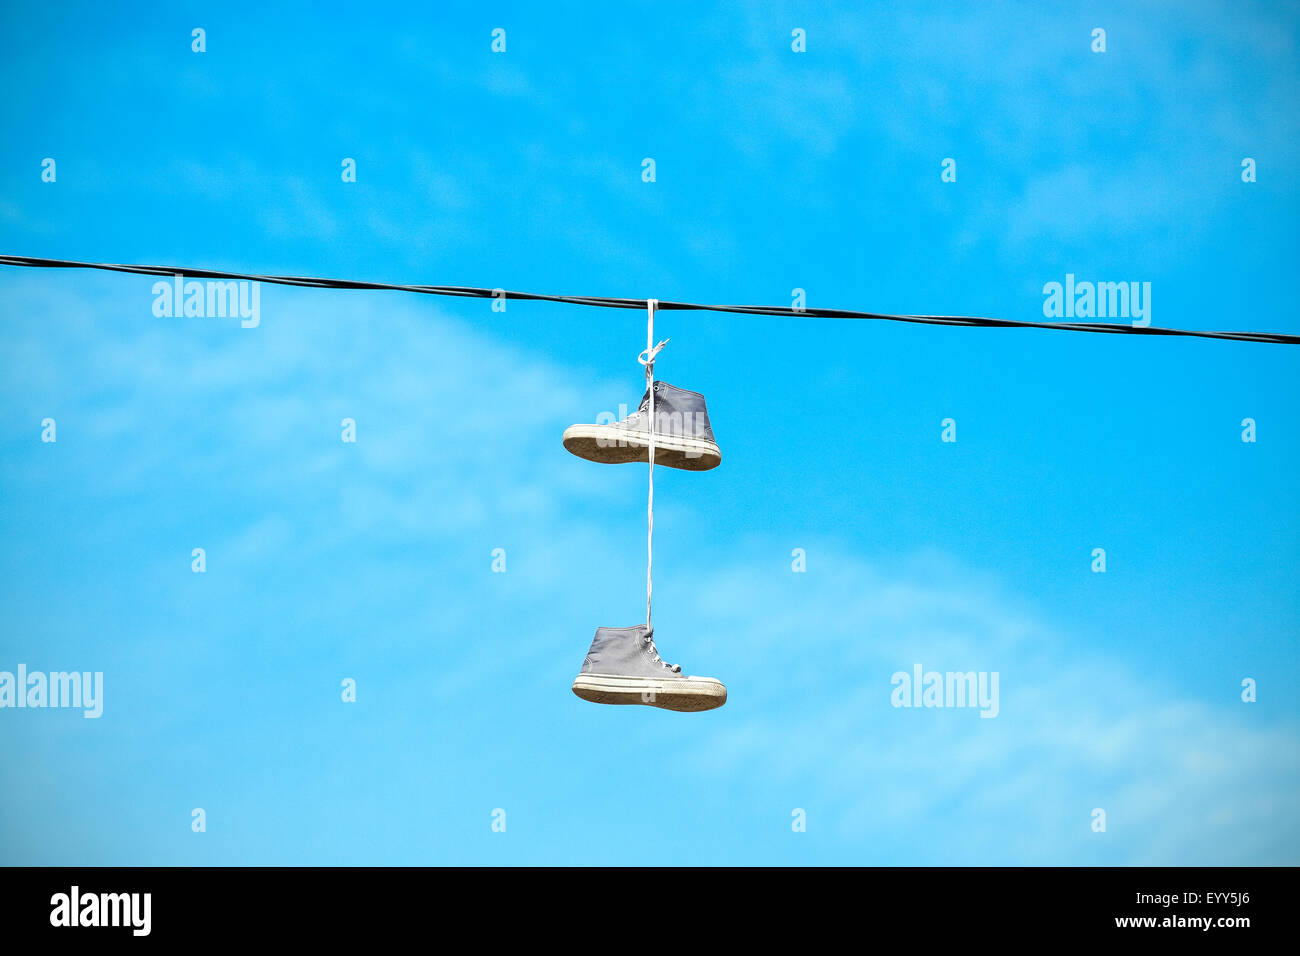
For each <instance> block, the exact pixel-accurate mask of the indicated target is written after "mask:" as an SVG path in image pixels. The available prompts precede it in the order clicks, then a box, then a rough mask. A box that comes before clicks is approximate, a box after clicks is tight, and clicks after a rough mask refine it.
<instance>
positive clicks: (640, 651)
mask: <svg viewBox="0 0 1300 956" xmlns="http://www.w3.org/2000/svg"><path fill="white" fill-rule="evenodd" d="M573 692H574V693H575V694H577V695H578V696H579V697H581V698H582V699H583V700H589V701H591V702H592V703H593V704H645V705H646V706H647V707H660V708H662V709H664V710H678V711H700V710H713V709H714V708H715V707H721V706H722V705H723V704H725V703H726V702H727V688H726V687H724V686H723V684H722V682H721V681H719V680H716V679H714V678H712V677H691V676H688V675H686V674H683V673H682V669H681V668H680V667H678V666H677V665H675V664H668V663H666V662H664V661H663V660H661V659H660V658H659V651H658V650H657V649H656V648H655V642H654V629H653V628H650V627H647V626H646V625H644V624H639V625H637V626H636V627H598V628H596V636H595V637H594V638H593V639H592V641H591V649H590V650H589V651H587V657H586V659H585V660H584V661H583V662H582V670H581V671H580V672H579V673H578V676H577V677H575V678H574V680H573Z"/></svg>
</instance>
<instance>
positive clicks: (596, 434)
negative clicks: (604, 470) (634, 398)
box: [564, 425, 722, 471]
mask: <svg viewBox="0 0 1300 956" xmlns="http://www.w3.org/2000/svg"><path fill="white" fill-rule="evenodd" d="M564 447H565V448H567V449H568V450H569V451H570V452H572V453H573V454H575V455H577V456H578V457H579V458H585V459H586V460H587V461H595V462H599V463H601V464H603V465H623V464H627V463H629V462H634V461H646V460H647V459H649V457H650V455H649V450H650V442H649V436H648V435H647V434H646V433H645V432H638V431H631V430H629V429H625V428H616V427H614V426H613V425H570V426H569V427H568V428H566V429H565V430H564ZM655 464H656V465H667V466H668V467H669V468H681V469H683V470H685V471H708V470H709V469H710V468H717V467H718V465H720V464H722V451H721V450H720V449H719V448H718V445H717V443H716V442H711V441H709V440H708V439H707V438H688V437H686V436H684V435H655Z"/></svg>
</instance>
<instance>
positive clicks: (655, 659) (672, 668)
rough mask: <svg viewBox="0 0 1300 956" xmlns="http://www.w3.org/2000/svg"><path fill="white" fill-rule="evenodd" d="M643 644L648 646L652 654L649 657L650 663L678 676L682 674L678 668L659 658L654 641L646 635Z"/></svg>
mask: <svg viewBox="0 0 1300 956" xmlns="http://www.w3.org/2000/svg"><path fill="white" fill-rule="evenodd" d="M645 643H647V644H649V645H650V650H651V651H652V652H653V654H652V655H651V657H650V660H651V661H653V662H654V663H656V664H662V665H664V667H666V668H668V669H669V670H670V671H672V672H673V673H674V674H680V673H681V672H682V669H681V668H680V667H679V666H677V665H676V664H669V663H668V662H667V661H666V660H664V659H663V658H662V657H660V656H659V648H657V647H655V639H654V638H653V637H650V636H649V635H647V636H646V639H645Z"/></svg>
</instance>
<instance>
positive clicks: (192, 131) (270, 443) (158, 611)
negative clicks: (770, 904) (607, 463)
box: [0, 3, 1300, 865]
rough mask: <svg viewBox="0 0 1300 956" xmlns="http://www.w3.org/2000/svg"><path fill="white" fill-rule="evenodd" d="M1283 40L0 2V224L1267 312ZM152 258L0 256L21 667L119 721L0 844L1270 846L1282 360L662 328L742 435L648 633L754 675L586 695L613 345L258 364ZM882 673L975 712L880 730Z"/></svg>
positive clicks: (1291, 695)
mask: <svg viewBox="0 0 1300 956" xmlns="http://www.w3.org/2000/svg"><path fill="white" fill-rule="evenodd" d="M254 12H255V15H252V14H253V13H254ZM195 27H202V28H203V29H205V30H206V41H207V51H206V52H205V53H201V54H200V53H194V52H192V51H191V48H190V44H191V32H190V31H191V30H192V29H193V28H195ZM497 27H500V28H503V29H505V30H506V37H507V47H506V52H505V53H502V54H494V53H493V52H492V51H491V49H490V44H491V31H492V30H493V29H494V28H497ZM1096 27H1101V28H1103V29H1105V30H1106V33H1107V50H1106V52H1105V53H1100V54H1099V53H1094V52H1092V51H1091V49H1090V43H1091V33H1092V30H1093V29H1094V28H1096ZM795 28H801V29H804V30H805V31H806V34H807V52H805V53H801V54H800V53H794V52H793V51H792V50H791V47H790V44H791V30H793V29H795ZM1298 32H1300V21H1298V19H1297V16H1296V14H1295V13H1294V11H1292V10H1290V9H1289V8H1286V7H1283V6H1281V5H1276V4H1241V3H1236V4H1157V5H1150V6H1147V7H1144V8H1143V9H1139V10H1134V9H1130V8H1129V6H1128V5H1119V4H1114V5H1109V4H1090V5H1080V4H1061V5H1053V6H1052V8H1051V10H1047V9H1045V8H1043V7H1042V5H1037V4H1023V5H1020V4H1002V5H993V4H980V5H972V6H971V8H969V9H964V8H962V7H959V6H957V5H953V4H949V3H934V4H908V5H907V6H906V7H903V6H901V5H899V6H898V7H893V6H886V5H873V6H871V7H868V8H865V9H863V8H861V7H860V6H859V5H843V6H837V5H824V4H781V3H775V4H772V3H763V4H753V5H706V4H680V5H672V4H642V5H629V6H626V7H622V8H620V9H619V10H618V11H609V10H602V11H601V12H600V14H599V15H593V14H592V13H591V12H590V9H589V8H588V7H584V6H583V5H579V4H567V5H566V4H558V5H547V6H546V7H545V8H544V9H543V8H540V7H534V6H532V5H519V6H517V7H515V6H511V5H501V4H488V5H484V4H471V3H458V4H450V5H440V6H439V8H438V9H436V10H435V9H430V8H429V7H428V5H424V4H420V5H411V6H410V7H409V8H407V9H405V10H404V11H399V10H396V9H385V10H383V11H382V12H381V11H372V10H369V9H367V8H356V7H355V6H343V5H340V6H337V7H333V8H320V7H316V6H313V7H311V8H306V7H304V8H302V9H301V10H295V9H294V8H292V7H290V6H288V5H283V6H280V5H277V6H270V7H268V6H265V5H261V6H257V7H242V6H239V5H233V4H223V5H199V4H189V5H187V4H176V5H168V6H166V7H163V6H159V7H157V8H154V9H151V10H148V11H144V10H142V11H140V12H137V13H132V14H123V13H121V12H118V11H112V10H109V9H106V8H103V7H102V6H96V5H60V4H46V5H41V7H40V8H39V10H36V9H14V8H12V7H10V8H6V9H5V10H4V12H3V13H2V14H0V63H3V66H0V71H2V72H3V77H4V79H5V81H6V82H5V86H6V89H7V91H8V92H7V95H6V97H5V98H4V101H3V103H2V104H0V125H2V127H3V129H4V130H5V134H4V136H3V137H0V250H3V251H4V252H6V253H9V254H21V255H36V256H50V257H58V258H71V259H85V260H94V261H110V262H146V263H164V264H184V265H191V266H196V267H208V268H216V269H231V270H244V271H250V272H260V273H292V274H306V275H328V276H344V277H355V278H366V279H374V280H379V281H392V282H414V283H430V284H464V285H480V286H489V287H497V286H501V287H507V288H515V289H525V290H532V291H545V292H560V293H574V294H592V295H622V296H639V297H645V296H654V297H657V298H661V299H689V300H693V301H705V302H709V301H712V302H761V303H773V304H788V303H789V302H790V299H791V290H793V289H795V288H803V289H805V290H807V299H808V304H809V305H815V306H824V307H841V308H857V309H868V310H878V311H900V312H960V313H967V314H990V315H999V316H1006V317H1009V318H1017V319H1028V320H1035V319H1038V318H1041V317H1042V304H1043V293H1042V289H1043V285H1044V284H1045V283H1047V282H1051V281H1063V279H1064V277H1065V275H1066V274H1067V273H1073V274H1075V275H1076V276H1078V277H1080V278H1081V279H1092V280H1104V281H1144V282H1150V283H1151V284H1152V320H1153V323H1154V324H1156V325H1169V326H1184V327H1193V328H1233V329H1261V330H1276V331H1291V332H1296V331H1300V317H1297V314H1296V309H1295V293H1294V287H1293V277H1294V263H1295V261H1296V257H1297V253H1298V252H1300V243H1298V242H1297V230H1296V225H1295V224H1296V222H1297V213H1300V208H1298V198H1300V194H1298V192H1297V188H1296V186H1295V184H1294V176H1293V175H1291V170H1292V169H1294V167H1295V165H1296V163H1297V160H1298V159H1300V156H1297V145H1298V144H1300V129H1298V124H1300V113H1297V111H1296V109H1295V105H1296V102H1297V93H1300V61H1298V59H1297V53H1296V50H1297V33H1298ZM47 157H49V158H53V159H55V161H56V164H57V165H56V169H57V178H56V181H55V182H53V183H48V182H42V179H41V164H42V160H43V159H45V158H47ZM344 157H351V158H354V159H355V160H356V163H357V181H356V182H355V183H344V182H342V181H341V177H340V164H341V161H342V160H343V158H344ZM646 157H650V158H653V159H654V160H655V164H656V181H655V182H653V183H647V182H643V181H642V178H641V171H642V160H643V159H644V158H646ZM947 157H951V158H954V159H955V160H956V162H957V181H956V182H954V183H944V182H942V181H941V179H940V172H941V166H940V164H941V162H942V160H943V159H944V158H947ZM1244 157H1251V158H1254V159H1255V160H1256V162H1257V168H1258V181H1257V182H1254V183H1243V182H1242V180H1241V175H1240V173H1241V161H1242V159H1243V158H1244ZM152 283H153V280H152V279H149V278H145V277H136V276H126V275H108V274H97V273H86V272H75V271H68V272H55V271H27V270H16V269H10V268H4V269H0V356H2V358H0V363H3V366H2V367H3V375H0V572H2V573H0V607H3V608H4V614H3V621H2V622H0V670H9V671H12V670H14V669H15V668H16V666H17V665H18V664H20V663H22V664H25V665H26V666H27V667H28V668H29V669H30V670H44V671H54V670H83V671H84V670H89V671H102V672H103V673H104V688H105V692H104V713H103V716H102V717H101V718H100V719H98V720H87V719H83V718H82V716H81V714H80V712H77V711H71V710H54V709H45V710H29V709H24V710H12V709H5V710H0V756H2V758H3V767H4V777H5V781H4V782H5V785H4V786H3V788H0V862H4V863H44V864H72V863H84V864H243V863H254V864H261V863H267V864H299V863H310V864H335V863H343V864H352V863H394V864H423V863H522V864H534V863H547V862H558V863H648V864H665V865H667V864H672V865H676V864H690V863H705V864H716V863H742V864H743V863H780V864H804V863H813V864H846V863H881V864H941V863H955V864H973V863H994V864H1021V863H1046V864H1064V863H1070V864H1202V863H1204V864H1228V863H1233V864H1253V863H1289V864H1294V863H1297V862H1300V813H1298V812H1297V811H1298V810H1300V807H1298V806H1297V799H1298V798H1297V794H1298V793H1300V703H1298V702H1300V678H1298V676H1297V675H1298V674H1300V668H1298V667H1297V647H1296V638H1297V634H1300V586H1298V585H1297V582H1300V509H1297V508H1296V506H1295V502H1296V496H1297V491H1300V479H1298V478H1297V475H1298V474H1300V439H1298V438H1297V429H1296V421H1297V416H1298V415H1300V386H1298V385H1297V382H1298V381H1300V379H1298V378H1297V367H1298V364H1297V363H1300V351H1298V350H1296V349H1294V348H1290V347H1283V346H1265V345H1253V344H1240V343H1229V342H1213V341H1190V340H1173V339H1167V338H1155V337H1137V336H1128V337H1118V336H1088V335H1075V334H1066V333H1052V332H1035V331H1019V330H979V329H956V328H928V327H918V326H908V325H897V324H887V323H866V322H862V323H859V322H832V321H823V320H813V319H808V320H802V321H795V320H787V319H777V318H770V319H769V318H763V317H742V316H734V315H715V314H704V313H701V314H685V313H663V314H661V316H660V320H659V323H658V331H659V333H660V337H669V336H670V337H671V339H672V342H671V344H670V345H669V346H668V347H667V349H665V351H664V352H663V353H661V355H660V359H659V369H658V371H659V376H660V377H661V378H663V379H664V380H666V381H669V382H672V383H674V384H676V385H679V386H682V387H685V388H690V389H694V390H698V391H702V392H704V393H705V394H706V396H707V398H708V403H709V411H710V414H711V417H712V420H713V425H714V429H715V431H716V433H717V436H718V439H719V443H720V445H721V447H722V452H723V464H722V466H721V467H720V468H718V469H717V470H715V471H711V472H708V473H703V474H694V473H685V472H674V471H671V470H669V469H656V492H657V494H656V532H657V533H656V538H655V555H656V561H655V565H656V577H655V597H656V602H655V624H656V637H657V639H658V643H659V647H660V650H661V652H662V653H663V654H664V656H665V658H667V659H668V660H670V661H674V662H677V663H680V664H682V665H683V667H684V669H685V670H686V671H688V672H692V673H697V674H708V675H713V676H716V677H718V678H720V679H722V680H723V681H725V682H726V683H727V685H728V687H729V690H730V700H729V701H728V703H727V705H726V706H725V707H723V708H722V709H721V710H718V711H715V712H710V713H706V714H695V715H691V714H685V715H683V714H673V713H668V712H663V711H658V710H654V709H650V708H601V707H596V706H593V705H591V704H588V703H585V702H583V701H580V700H578V699H577V698H576V697H574V696H573V695H572V693H571V692H570V690H569V683H570V681H571V680H572V678H573V676H574V674H575V673H576V671H577V668H578V667H579V665H580V664H581V662H582V656H583V653H584V652H585V650H586V648H587V645H588V643H589V642H590V639H591V635H592V632H593V631H594V629H595V628H596V627H597V626H600V625H608V626H627V625H631V624H635V623H638V622H639V621H640V620H641V615H642V613H643V607H644V591H643V586H644V563H643V561H644V520H645V514H644V495H645V474H644V470H643V469H641V468H638V467H633V466H622V467H601V466H596V465H593V464H590V463H588V462H584V461H580V460H579V459H577V458H574V457H572V456H570V455H568V454H567V453H565V452H564V450H563V448H562V447H561V445H560V435H561V433H562V432H563V430H564V428H565V427H566V426H567V425H569V424H572V423H574V422H581V421H594V420H595V416H596V415H597V414H598V413H600V412H602V411H616V410H617V409H618V406H619V404H620V403H626V404H629V405H631V404H634V403H635V402H636V401H637V400H638V399H639V397H640V394H641V389H642V380H641V369H640V367H639V366H638V365H637V364H636V361H635V359H636V355H637V353H638V352H639V351H640V350H641V348H643V346H644V317H643V315H641V314H639V313H635V312H628V313H623V312H611V311H606V310H595V309H583V308H579V307H575V306H560V305H548V304H534V303H522V302H520V303H510V305H509V306H508V309H507V311H506V312H505V313H504V314H502V313H494V312H493V311H491V309H490V307H489V305H488V303H486V302H483V301H471V300H456V299H428V298H422V297H412V296H401V295H398V294H393V293H351V292H324V291H318V290H306V289H290V288H281V287H272V286H264V287H263V288H262V290H261V323H260V325H259V326H258V327H257V328H255V329H243V328H241V327H240V325H239V323H238V322H237V321H232V320H229V319H220V318H159V317H156V316H155V315H154V314H153V311H152V303H153V295H152V293H151V286H152ZM47 417H50V418H54V419H55V420H56V422H57V436H58V440H57V442H55V443H53V444H50V443H43V442H42V441H41V440H40V438H41V421H42V420H43V419H45V418H47ZM348 417H350V418H353V419H355V421H356V422H357V432H358V440H357V442H356V443H355V444H345V443H343V442H342V441H341V440H340V422H341V420H342V419H343V418H348ZM1246 417H1250V418H1253V419H1255V421H1256V423H1257V429H1258V431H1257V438H1258V440H1257V441H1256V442H1255V443H1244V442H1242V441H1241V430H1242V429H1241V424H1240V423H1241V421H1242V419H1243V418H1246ZM945 418H952V419H954V420H955V421H956V423H957V439H958V440H957V441H956V442H955V443H943V442H941V441H940V422H941V421H942V420H943V419H945ZM195 547H203V548H204V549H206V553H207V571H206V573H204V574H194V573H192V572H191V568H190V561H191V558H190V555H191V549H193V548H195ZM494 548H504V549H505V550H506V555H507V571H506V573H504V574H494V573H492V570H491V564H492V558H491V552H492V550H493V549H494ZM795 548H802V549H804V551H805V553H806V555H807V570H806V572H805V573H794V572H793V571H792V569H791V552H792V550H793V549H795ZM1094 548H1104V549H1105V550H1106V554H1107V570H1106V573H1104V574H1096V573H1093V572H1092V570H1091V563H1092V558H1091V554H1092V550H1093V549H1094ZM916 663H921V664H922V665H923V666H924V667H925V668H926V669H935V670H939V671H948V670H954V671H966V670H974V671H987V672H994V671H996V672H998V674H999V675H1000V710H999V714H998V716H997V718H996V719H990V720H985V719H980V717H979V715H978V712H977V711H974V710H970V709H957V708H952V709H911V708H908V709H904V708H894V707H892V706H891V704H890V695H891V690H892V687H891V683H890V680H891V676H892V675H893V674H894V673H895V672H896V671H899V670H904V671H910V670H911V669H912V667H913V665H914V664H916ZM344 678H352V679H354V680H355V681H356V682H357V701H356V702H355V703H343V702H342V701H341V699H340V682H341V681H342V680H343V679H344ZM1245 678H1253V679H1255V680H1256V681H1257V685H1258V700H1257V702H1255V703H1250V704H1247V703H1243V702H1242V700H1241V696H1240V695H1241V682H1242V680H1243V679H1245ZM196 807H201V808H203V809H204V811H205V812H206V815H207V830H206V832H204V833H194V832H192V831H191V826H190V823H191V811H192V809H193V808H196ZM497 808H502V809H504V810H505V812H506V820H507V824H506V831H505V832H504V833H494V832H493V831H492V828H491V824H492V813H493V811H494V810H495V809H497ZM796 808H798V809H802V810H804V811H805V812H806V816H807V830H806V832H802V833H799V832H793V831H792V827H791V820H792V811H793V810H795V809H796ZM1094 808H1103V809H1104V810H1105V811H1106V815H1107V829H1106V832H1104V833H1097V832H1093V830H1092V828H1091V822H1092V816H1091V814H1092V811H1093V809H1094Z"/></svg>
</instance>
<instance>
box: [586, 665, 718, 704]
mask: <svg viewBox="0 0 1300 956" xmlns="http://www.w3.org/2000/svg"><path fill="white" fill-rule="evenodd" d="M573 692H574V693H575V694H577V695H578V696H579V697H581V698H582V699H583V700H589V701H591V702H592V703H593V704H643V705H645V706H646V707H660V708H663V709H664V710H676V711H687V712H694V711H700V710H713V709H714V708H715V707H721V706H722V705H723V704H725V703H726V702H727V688H726V687H724V686H723V684H722V682H721V681H718V680H714V679H713V678H712V677H674V678H669V679H666V680H652V679H651V678H648V677H620V676H618V675H614V674H579V675H578V676H577V677H576V678H575V679H574V681H573Z"/></svg>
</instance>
